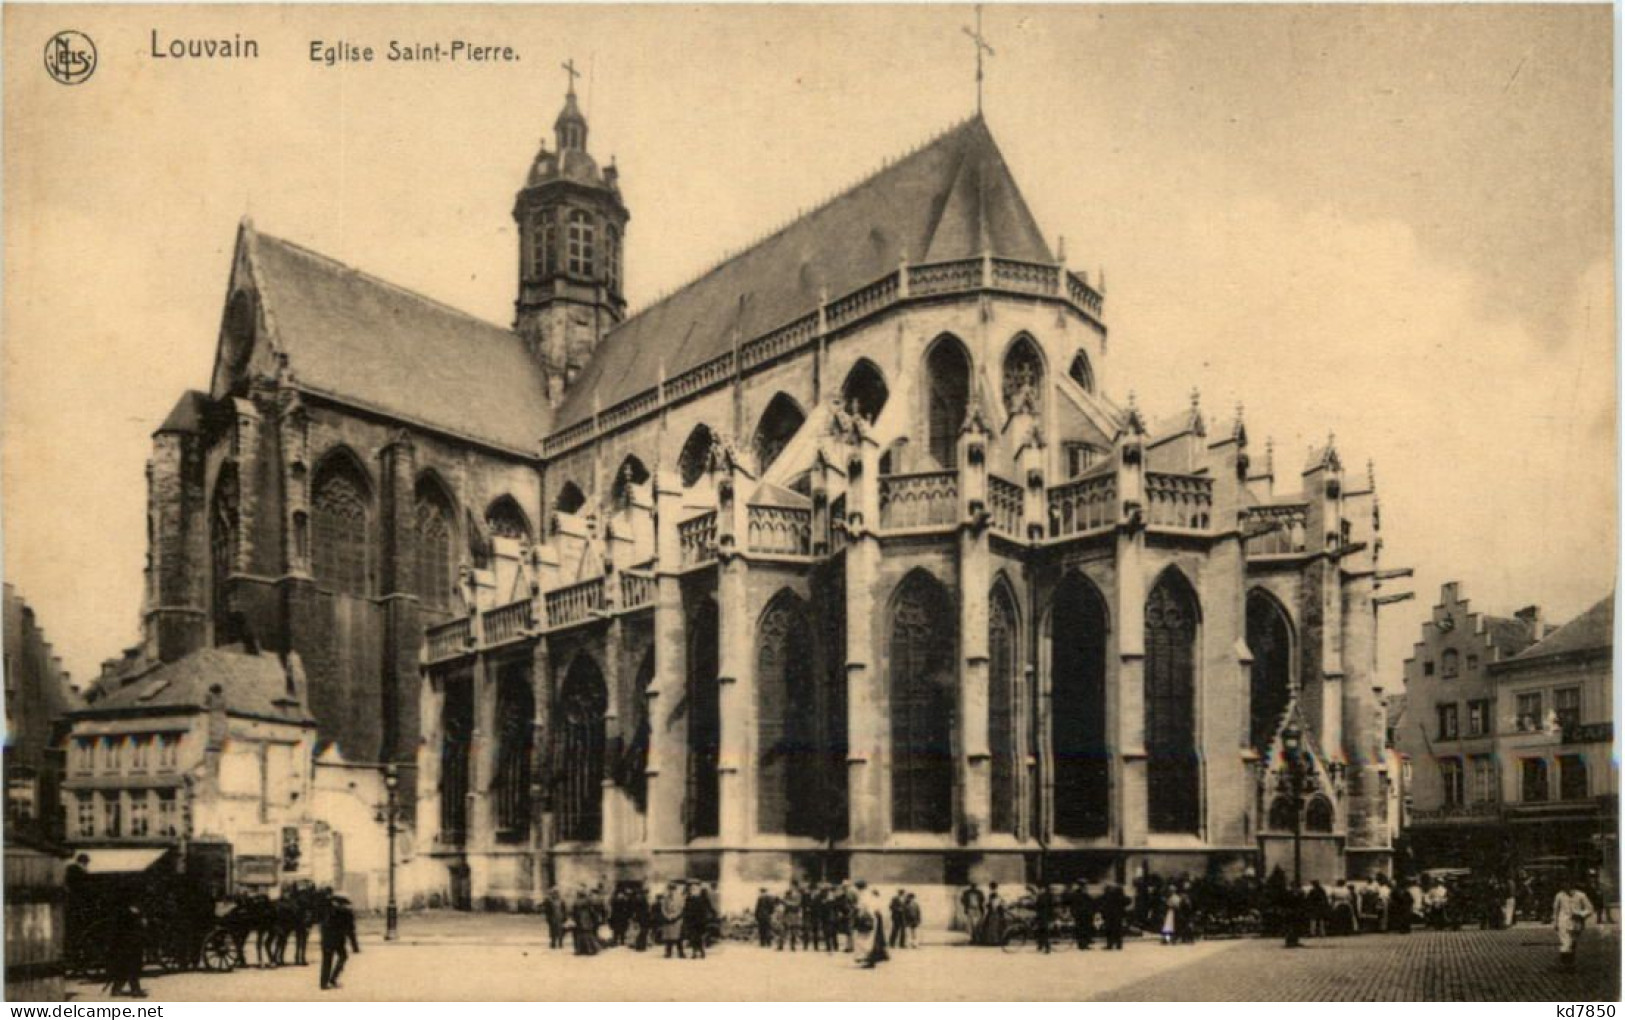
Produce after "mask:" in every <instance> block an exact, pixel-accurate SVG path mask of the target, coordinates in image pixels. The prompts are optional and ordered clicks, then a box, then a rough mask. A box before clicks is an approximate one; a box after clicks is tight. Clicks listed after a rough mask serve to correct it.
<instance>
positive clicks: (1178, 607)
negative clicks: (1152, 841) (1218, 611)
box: [1145, 570, 1202, 832]
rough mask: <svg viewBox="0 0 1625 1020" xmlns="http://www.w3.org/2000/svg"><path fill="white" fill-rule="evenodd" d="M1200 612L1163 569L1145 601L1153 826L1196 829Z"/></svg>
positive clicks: (1178, 578)
mask: <svg viewBox="0 0 1625 1020" xmlns="http://www.w3.org/2000/svg"><path fill="white" fill-rule="evenodd" d="M1200 612H1201V610H1200V608H1199V606H1198V604H1197V601H1196V593H1195V592H1194V591H1192V590H1191V586H1190V583H1189V582H1187V581H1186V580H1185V578H1184V576H1183V575H1182V574H1180V573H1178V572H1177V571H1175V570H1168V571H1166V572H1164V573H1163V575H1162V577H1161V578H1160V579H1159V580H1158V581H1157V584H1156V587H1154V588H1152V589H1151V594H1150V596H1149V597H1148V598H1147V599H1146V601H1145V750H1146V814H1147V819H1146V821H1147V824H1148V825H1149V827H1150V829H1151V831H1152V832H1196V831H1197V830H1198V827H1199V823H1200V820H1201V804H1202V802H1201V763H1200V759H1199V758H1198V756H1197V743H1196V648H1197V625H1198V622H1199V620H1200Z"/></svg>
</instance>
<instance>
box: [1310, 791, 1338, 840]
mask: <svg viewBox="0 0 1625 1020" xmlns="http://www.w3.org/2000/svg"><path fill="white" fill-rule="evenodd" d="M1333 817H1334V812H1333V811H1332V802H1331V801H1329V800H1327V799H1326V798H1325V797H1321V796H1316V797H1313V798H1311V799H1310V801H1309V806H1308V807H1306V808H1304V809H1303V831H1305V832H1331V831H1332V819H1333Z"/></svg>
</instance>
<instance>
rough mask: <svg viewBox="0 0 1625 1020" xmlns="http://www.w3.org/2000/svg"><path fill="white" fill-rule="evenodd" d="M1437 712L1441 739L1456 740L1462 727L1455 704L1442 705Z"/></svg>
mask: <svg viewBox="0 0 1625 1020" xmlns="http://www.w3.org/2000/svg"><path fill="white" fill-rule="evenodd" d="M1437 711H1438V713H1439V739H1440V740H1455V739H1456V737H1458V736H1459V735H1460V729H1459V727H1460V725H1461V719H1460V716H1459V714H1458V712H1457V706H1456V704H1455V702H1451V703H1450V704H1448V705H1440V706H1438V709H1437Z"/></svg>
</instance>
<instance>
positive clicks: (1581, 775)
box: [1557, 754, 1590, 800]
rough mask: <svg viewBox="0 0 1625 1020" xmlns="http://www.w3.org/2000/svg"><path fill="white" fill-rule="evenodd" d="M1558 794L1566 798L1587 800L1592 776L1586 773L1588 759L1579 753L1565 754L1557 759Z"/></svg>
mask: <svg viewBox="0 0 1625 1020" xmlns="http://www.w3.org/2000/svg"><path fill="white" fill-rule="evenodd" d="M1557 781H1558V783H1559V784H1560V785H1559V787H1558V796H1560V797H1562V798H1563V799H1564V800H1585V798H1586V796H1587V794H1589V793H1590V789H1589V787H1590V778H1589V777H1588V776H1587V775H1586V760H1585V759H1584V758H1582V757H1581V756H1580V755H1577V754H1565V755H1562V756H1561V757H1559V758H1558V759H1557Z"/></svg>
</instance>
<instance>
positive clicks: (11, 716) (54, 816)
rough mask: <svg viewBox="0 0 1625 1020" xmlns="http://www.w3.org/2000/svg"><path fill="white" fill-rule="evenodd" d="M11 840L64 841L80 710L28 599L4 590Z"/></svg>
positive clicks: (8, 829)
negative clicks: (74, 722) (66, 775)
mask: <svg viewBox="0 0 1625 1020" xmlns="http://www.w3.org/2000/svg"><path fill="white" fill-rule="evenodd" d="M4 594H5V646H4V647H5V682H6V694H5V699H6V741H5V751H4V759H3V761H4V774H5V784H6V814H5V819H6V824H5V828H6V837H7V839H8V840H9V839H11V838H12V837H22V838H24V839H25V840H30V841H33V842H34V843H36V844H43V845H49V844H53V843H56V842H59V841H60V840H61V839H62V837H63V825H64V820H65V819H64V814H63V810H62V795H61V788H62V772H63V764H64V762H63V757H64V756H63V751H62V739H63V737H64V735H65V734H66V733H67V727H68V721H67V714H68V712H70V711H72V710H73V709H74V708H76V707H78V705H79V698H78V696H77V695H76V694H75V693H74V691H73V688H72V686H71V681H70V678H69V676H68V674H67V672H66V671H65V670H64V669H63V668H62V659H61V657H59V656H58V655H57V654H56V651H55V650H54V649H53V648H52V646H51V642H50V641H49V640H47V639H46V636H45V629H44V628H43V627H42V626H40V623H39V621H38V619H36V618H35V616H34V610H33V608H32V607H31V606H29V604H28V602H27V600H25V599H24V598H23V597H22V596H21V595H19V594H18V593H17V590H16V588H14V587H12V586H11V585H9V584H8V585H6V586H5V593H4Z"/></svg>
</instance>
